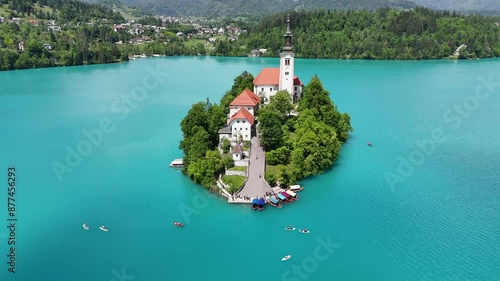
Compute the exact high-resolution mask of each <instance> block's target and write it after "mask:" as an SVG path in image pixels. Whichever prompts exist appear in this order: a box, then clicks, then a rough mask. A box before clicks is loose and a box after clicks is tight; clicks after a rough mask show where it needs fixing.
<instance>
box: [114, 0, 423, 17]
mask: <svg viewBox="0 0 500 281" xmlns="http://www.w3.org/2000/svg"><path fill="white" fill-rule="evenodd" d="M122 2H123V3H125V4H127V5H131V6H137V7H141V8H144V9H146V10H149V11H151V12H154V13H157V14H165V15H180V16H183V15H184V16H186V15H197V16H205V17H215V16H236V15H252V16H255V15H259V14H267V15H269V14H274V13H279V12H282V11H286V10H293V9H296V10H316V9H330V10H334V9H338V10H347V9H367V10H374V9H379V8H382V7H394V8H403V9H408V8H413V7H416V4H415V3H414V2H411V1H406V0H356V1H353V0H122Z"/></svg>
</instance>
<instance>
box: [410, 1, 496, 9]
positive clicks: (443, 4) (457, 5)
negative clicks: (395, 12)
mask: <svg viewBox="0 0 500 281" xmlns="http://www.w3.org/2000/svg"><path fill="white" fill-rule="evenodd" d="M413 2H415V3H417V4H418V5H421V6H425V7H428V8H431V9H436V10H452V11H500V0H413Z"/></svg>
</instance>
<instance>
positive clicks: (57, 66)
mask: <svg viewBox="0 0 500 281" xmlns="http://www.w3.org/2000/svg"><path fill="white" fill-rule="evenodd" d="M160 57H211V58H248V59H255V58H264V59H279V57H278V56H275V57H266V56H259V57H248V56H211V55H203V56H200V55H197V56H191V55H181V56H178V55H176V56H167V55H162V54H152V55H145V54H142V55H130V56H129V57H128V58H129V59H128V60H126V61H109V62H105V63H84V64H80V65H53V66H44V67H32V68H21V69H9V70H0V72H7V71H19V70H30V69H45V68H59V67H75V66H87V65H105V64H118V63H125V62H130V61H133V60H137V59H145V58H160ZM296 59H301V60H340V61H394V62H401V61H405V62H410V61H415V62H417V61H420V62H421V61H480V60H488V59H500V56H498V57H490V58H467V59H460V58H453V57H446V58H441V59H412V60H399V59H389V60H381V59H351V58H303V57H296Z"/></svg>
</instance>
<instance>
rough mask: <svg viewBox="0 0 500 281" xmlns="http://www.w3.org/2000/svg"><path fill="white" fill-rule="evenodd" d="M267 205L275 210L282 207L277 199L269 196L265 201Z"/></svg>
mask: <svg viewBox="0 0 500 281" xmlns="http://www.w3.org/2000/svg"><path fill="white" fill-rule="evenodd" d="M267 204H269V205H271V206H273V207H276V208H281V207H283V206H282V205H281V203H280V201H279V200H278V199H276V197H274V196H271V197H269V198H268V199H267Z"/></svg>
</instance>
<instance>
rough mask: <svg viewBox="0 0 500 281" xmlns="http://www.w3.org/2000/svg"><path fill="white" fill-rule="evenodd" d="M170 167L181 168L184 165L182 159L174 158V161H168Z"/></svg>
mask: <svg viewBox="0 0 500 281" xmlns="http://www.w3.org/2000/svg"><path fill="white" fill-rule="evenodd" d="M170 167H172V168H182V167H184V161H183V160H182V159H174V161H172V162H170Z"/></svg>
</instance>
